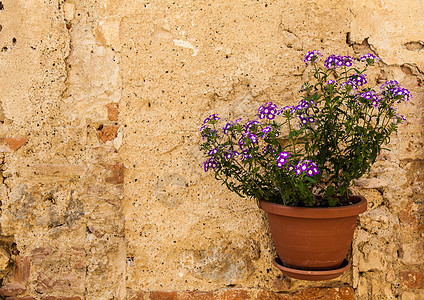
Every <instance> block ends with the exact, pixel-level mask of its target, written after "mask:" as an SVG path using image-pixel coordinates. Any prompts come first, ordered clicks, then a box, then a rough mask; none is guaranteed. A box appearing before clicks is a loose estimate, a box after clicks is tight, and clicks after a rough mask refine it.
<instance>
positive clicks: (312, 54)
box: [303, 50, 322, 65]
mask: <svg viewBox="0 0 424 300" xmlns="http://www.w3.org/2000/svg"><path fill="white" fill-rule="evenodd" d="M320 57H322V54H321V52H319V51H318V50H312V51H309V52H308V53H307V54H306V55H305V57H304V58H303V62H304V63H305V64H306V65H308V64H310V63H311V62H316V61H318V60H319V58H320Z"/></svg>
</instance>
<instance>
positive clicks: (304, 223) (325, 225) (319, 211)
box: [260, 196, 367, 275]
mask: <svg viewBox="0 0 424 300" xmlns="http://www.w3.org/2000/svg"><path fill="white" fill-rule="evenodd" d="M350 202H351V203H354V204H352V205H349V206H342V207H327V208H321V207H316V208H313V207H290V206H284V205H280V204H275V203H271V202H267V201H260V207H261V208H262V209H263V210H264V211H266V213H267V215H268V221H269V226H270V229H271V234H272V239H273V241H274V244H275V247H276V249H277V253H278V255H279V258H280V259H281V260H278V261H279V262H281V263H279V265H281V266H282V267H288V268H291V269H295V270H311V271H322V270H335V269H340V270H341V269H342V268H343V267H344V266H342V264H344V265H346V261H345V262H344V260H345V258H346V255H347V252H348V250H349V247H350V245H351V242H352V238H353V232H354V230H355V227H356V220H357V217H358V215H359V214H360V213H363V212H364V211H366V209H367V200H366V199H365V198H364V197H362V196H351V197H350ZM274 264H275V263H274ZM349 265H350V264H349ZM277 267H278V266H277ZM280 269H281V268H280ZM283 273H284V272H283ZM318 273H319V272H318ZM339 275H340V274H339Z"/></svg>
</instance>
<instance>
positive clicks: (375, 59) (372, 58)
mask: <svg viewBox="0 0 424 300" xmlns="http://www.w3.org/2000/svg"><path fill="white" fill-rule="evenodd" d="M379 60H380V59H379V58H378V57H377V56H375V55H374V54H372V53H367V54H365V55H363V56H362V57H361V61H365V62H366V63H367V64H368V65H369V66H372V65H374V63H376V62H378V61H379Z"/></svg>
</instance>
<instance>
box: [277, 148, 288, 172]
mask: <svg viewBox="0 0 424 300" xmlns="http://www.w3.org/2000/svg"><path fill="white" fill-rule="evenodd" d="M289 156H290V154H289V153H288V152H287V151H284V152H281V153H280V154H279V155H278V157H277V167H278V168H280V169H282V168H283V167H284V165H285V164H286V163H287V159H288V158H289Z"/></svg>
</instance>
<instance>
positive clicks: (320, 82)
mask: <svg viewBox="0 0 424 300" xmlns="http://www.w3.org/2000/svg"><path fill="white" fill-rule="evenodd" d="M321 57H322V54H321V53H320V52H319V51H317V50H313V51H309V52H308V53H307V54H306V55H305V57H304V59H303V62H304V63H305V64H306V65H313V68H314V72H315V74H314V77H313V78H314V79H313V81H311V82H306V83H304V84H303V85H302V87H301V90H300V93H299V97H300V99H299V101H298V103H297V104H296V105H293V106H285V107H284V108H283V109H280V108H279V107H278V106H277V105H276V104H274V103H273V102H270V101H269V102H267V103H266V104H264V105H262V106H260V107H259V109H258V110H257V112H256V119H253V120H249V121H247V122H242V121H241V119H238V120H236V121H230V122H227V123H224V124H225V126H223V127H221V125H219V124H220V123H221V122H223V121H222V120H221V119H220V117H219V116H218V115H216V114H213V115H210V116H208V117H207V118H206V119H205V120H204V122H203V124H202V126H201V129H200V133H201V136H202V138H203V143H202V144H201V150H202V151H203V153H204V155H205V157H206V160H205V161H204V162H203V169H204V170H205V171H206V172H208V171H210V172H213V173H214V175H215V178H216V179H219V180H221V181H222V182H223V183H224V184H225V185H226V186H227V187H228V189H230V190H231V191H234V192H236V193H237V194H238V195H240V196H248V197H252V198H255V199H258V200H268V201H272V202H276V203H281V204H284V205H292V206H314V205H317V206H337V205H346V204H347V201H348V197H347V195H349V193H350V190H349V189H350V186H351V184H352V181H353V180H355V179H358V178H360V177H361V176H363V175H364V174H366V172H368V171H369V170H370V168H371V165H372V164H373V163H374V162H375V160H376V158H377V156H378V155H379V153H380V152H381V150H382V149H383V145H384V144H385V143H388V142H389V141H390V136H391V134H392V133H394V132H396V131H397V129H398V126H399V124H401V123H403V122H404V121H405V118H404V117H403V116H402V115H400V114H399V113H398V112H397V109H396V107H395V106H396V104H397V103H401V102H408V101H409V100H410V98H411V97H412V96H411V93H410V92H409V91H408V90H407V89H405V88H402V87H401V85H400V84H399V83H398V82H397V81H394V80H389V81H386V82H385V83H384V84H382V85H381V87H380V90H379V91H378V92H377V91H375V90H374V89H372V88H370V87H367V84H368V80H367V79H368V78H367V77H366V74H365V72H366V70H367V68H368V67H370V66H372V65H373V64H374V63H376V62H378V61H379V59H378V58H377V57H375V55H373V54H370V53H369V54H366V55H364V56H362V57H361V58H360V59H357V60H356V63H358V65H359V66H358V65H356V63H355V66H354V65H353V64H354V62H355V60H354V58H352V57H350V56H341V55H330V56H329V57H327V58H326V59H325V60H324V62H323V63H321V62H320V58H321ZM364 62H365V63H364ZM321 64H323V67H320V66H318V65H321ZM314 193H318V194H321V195H322V198H320V200H316V198H315V194H314Z"/></svg>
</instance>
